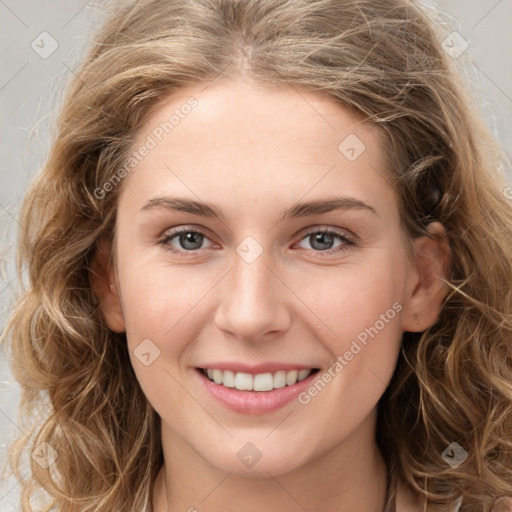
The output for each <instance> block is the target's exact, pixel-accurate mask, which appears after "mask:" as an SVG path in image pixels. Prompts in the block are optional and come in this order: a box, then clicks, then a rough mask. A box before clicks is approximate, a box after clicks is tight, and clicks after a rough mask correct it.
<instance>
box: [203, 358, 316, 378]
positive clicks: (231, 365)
mask: <svg viewBox="0 0 512 512" xmlns="http://www.w3.org/2000/svg"><path fill="white" fill-rule="evenodd" d="M198 368H203V369H211V370H224V371H225V370H229V371H232V372H233V373H239V372H241V373H249V374H252V375H257V374H259V373H274V372H278V371H280V370H283V371H292V370H313V369H315V368H318V367H316V366H311V365H305V364H294V363H275V362H268V363H259V364H247V363H242V362H239V363H237V362H222V361H219V362H212V363H205V364H203V365H201V366H198Z"/></svg>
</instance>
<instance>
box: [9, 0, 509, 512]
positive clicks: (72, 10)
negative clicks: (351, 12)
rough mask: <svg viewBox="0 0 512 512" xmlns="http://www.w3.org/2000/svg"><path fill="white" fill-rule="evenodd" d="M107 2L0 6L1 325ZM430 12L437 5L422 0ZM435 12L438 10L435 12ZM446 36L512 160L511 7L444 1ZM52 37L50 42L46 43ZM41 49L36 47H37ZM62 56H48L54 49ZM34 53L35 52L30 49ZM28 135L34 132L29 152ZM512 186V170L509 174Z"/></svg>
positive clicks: (12, 417)
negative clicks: (56, 125) (44, 172)
mask: <svg viewBox="0 0 512 512" xmlns="http://www.w3.org/2000/svg"><path fill="white" fill-rule="evenodd" d="M107 2H108V0H102V1H94V2H88V3H87V2H86V1H84V0H67V1H65V2H64V1H60V2H58V1H57V0H41V1H37V2H36V1H29V0H0V60H1V62H0V109H1V110H0V112H1V119H2V123H1V126H0V130H1V132H0V133H1V136H0V162H1V166H0V183H1V186H0V234H1V235H2V238H1V239H0V248H3V253H2V255H3V257H1V256H2V255H0V262H1V263H2V267H1V268H0V270H1V271H0V322H1V324H0V325H2V328H3V326H4V323H5V318H6V316H5V314H6V310H7V308H8V307H9V306H10V305H11V304H12V301H13V291H14V288H15V277H16V274H15V271H14V260H13V252H12V248H11V250H10V251H8V244H9V243H10V242H11V243H12V241H13V240H14V236H15V234H16V228H17V221H16V217H17V212H18V209H19V204H20V199H21V198H22V196H23V194H24V190H25V186H26V183H27V181H28V180H29V179H30V178H32V177H33V176H34V175H35V173H36V171H37V169H38V167H39V166H40V165H41V163H42V162H43V160H44V156H45V152H46V151H47V149H48V142H49V141H48V132H47V128H48V114H49V113H50V112H51V111H52V108H53V106H54V105H55V99H56V98H57V97H58V94H59V92H61V91H62V85H63V83H64V82H65V80H66V79H67V78H68V77H69V76H70V74H71V73H72V69H73V67H74V65H75V62H76V60H77V58H78V57H79V56H80V55H81V53H82V51H83V48H84V45H85V44H86V43H87V40H88V38H89V37H90V35H91V31H94V29H95V27H96V26H97V25H98V24H99V22H100V20H101V15H100V14H99V12H100V10H101V6H102V4H104V3H107ZM422 3H423V4H425V5H427V6H429V5H432V4H433V2H431V1H430V0H422ZM434 5H436V4H434ZM437 6H438V8H439V9H440V10H441V11H442V12H443V13H444V20H445V25H444V27H445V30H446V34H449V33H450V32H451V31H457V32H458V33H459V34H460V35H461V36H462V37H463V38H464V39H465V40H466V41H468V42H469V48H468V49H467V50H466V51H465V52H464V53H463V54H462V55H461V56H460V57H459V58H458V59H457V61H458V62H459V63H460V65H461V66H462V68H463V70H464V73H465V75H466V78H467V82H468V84H469V86H470V87H471V89H472V90H473V92H474V94H475V95H476V96H477V97H478V101H479V104H480V106H481V111H482V114H483V115H484V118H485V119H486V121H487V123H488V125H489V127H490V128H491V131H492V132H493V133H494V135H495V136H496V137H497V138H498V140H499V141H500V142H501V144H502V145H503V147H504V148H505V150H506V151H507V154H508V156H509V159H510V157H511V155H512V122H511V121H510V120H511V119H512V66H511V64H512V59H511V54H512V31H511V30H510V27H511V26H512V0H440V1H438V2H437ZM43 32H47V33H48V34H50V36H47V35H44V34H43V35H41V34H42V33H43ZM33 42H34V43H33ZM55 44H58V47H57V49H56V50H55V51H54V52H53V53H52V54H51V55H47V53H49V52H50V50H51V49H52V45H55ZM31 45H33V46H31ZM29 132H32V137H31V140H30V144H29V143H28V135H29ZM504 172H505V173H506V176H507V178H508V180H509V182H511V183H512V174H511V169H510V167H507V168H506V169H504ZM18 400H19V394H18V388H17V384H16V383H15V382H13V380H12V377H11V375H10V372H9V370H8V368H7V365H6V363H5V357H4V354H3V353H0V465H3V462H4V459H5V450H6V447H7V445H8V443H9V441H10V439H12V437H13V436H14V435H15V434H17V433H18V432H19V427H18V425H17V423H19V421H18V420H17V403H18ZM18 492H19V486H18V485H17V482H16V481H15V480H14V479H13V478H12V477H9V478H6V479H3V480H0V510H2V512H8V511H11V510H12V511H16V510H19V509H18V507H17V505H15V504H16V503H17V499H18V496H17V495H18Z"/></svg>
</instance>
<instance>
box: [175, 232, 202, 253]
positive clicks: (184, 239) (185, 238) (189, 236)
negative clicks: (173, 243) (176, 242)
mask: <svg viewBox="0 0 512 512" xmlns="http://www.w3.org/2000/svg"><path fill="white" fill-rule="evenodd" d="M201 236H202V235H201V234H200V233H183V234H182V235H181V239H180V243H181V245H182V247H184V248H185V249H191V250H194V249H198V248H199V247H201V238H200V237H201ZM195 237H199V246H198V247H194V243H196V244H197V240H196V241H195V242H194V238H195ZM188 244H192V247H190V246H189V245H188Z"/></svg>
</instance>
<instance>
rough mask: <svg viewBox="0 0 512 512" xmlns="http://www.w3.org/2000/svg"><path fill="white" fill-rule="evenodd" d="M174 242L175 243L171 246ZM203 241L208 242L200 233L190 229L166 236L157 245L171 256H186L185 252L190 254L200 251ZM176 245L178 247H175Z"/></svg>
mask: <svg viewBox="0 0 512 512" xmlns="http://www.w3.org/2000/svg"><path fill="white" fill-rule="evenodd" d="M175 239H176V240H175ZM174 240H175V243H174V244H173V241H174ZM204 240H208V238H207V237H206V235H205V234H204V233H202V232H201V231H196V230H194V229H190V228H180V229H177V230H175V231H173V232H171V233H169V234H168V235H166V236H165V237H164V238H163V239H162V240H161V241H160V242H159V243H160V244H162V245H163V246H164V248H165V249H166V250H168V251H170V252H172V253H173V254H177V255H178V256H186V253H187V252H189V253H191V252H193V251H197V250H199V249H201V246H202V244H203V242H204ZM176 245H177V246H178V247H176Z"/></svg>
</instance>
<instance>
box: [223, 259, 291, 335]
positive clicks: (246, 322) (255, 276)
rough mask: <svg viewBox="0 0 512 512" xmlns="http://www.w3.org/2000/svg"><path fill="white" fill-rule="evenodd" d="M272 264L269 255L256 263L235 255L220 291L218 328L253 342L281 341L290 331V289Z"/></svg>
mask: <svg viewBox="0 0 512 512" xmlns="http://www.w3.org/2000/svg"><path fill="white" fill-rule="evenodd" d="M270 263H271V261H269V258H267V257H266V255H265V251H264V252H263V254H262V255H260V256H259V258H257V259H256V260H255V261H253V262H252V263H248V262H247V261H245V260H244V259H243V258H241V257H239V256H238V255H235V257H234V265H233V267H232V268H231V270H230V271H229V273H228V275H227V276H226V278H225V279H223V280H222V283H223V284H222V287H221V288H220V289H219V290H218V294H219V302H218V304H219V305H218V307H217V310H216V313H215V325H216V326H217V328H219V329H220V330H222V331H224V332H226V333H229V334H230V335H231V336H232V337H236V338H238V339H241V340H244V341H251V342H257V341H262V340H268V339H270V338H273V337H277V336H279V334H282V333H283V332H285V331H286V330H287V329H288V327H289V325H290V311H289V308H288V307H287V289H286V287H285V286H284V285H283V283H282V282H281V280H280V279H278V278H277V277H276V271H275V270H274V269H271V267H270V265H269V264H270ZM282 278H283V277H281V279H282ZM289 293H290V292H289V291H288V295H289ZM288 299H289V297H288Z"/></svg>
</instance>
